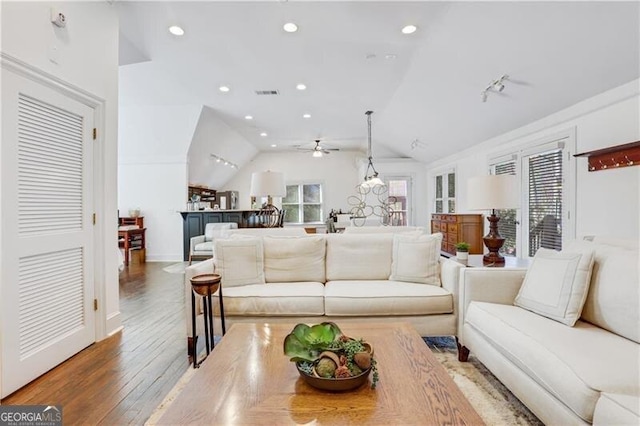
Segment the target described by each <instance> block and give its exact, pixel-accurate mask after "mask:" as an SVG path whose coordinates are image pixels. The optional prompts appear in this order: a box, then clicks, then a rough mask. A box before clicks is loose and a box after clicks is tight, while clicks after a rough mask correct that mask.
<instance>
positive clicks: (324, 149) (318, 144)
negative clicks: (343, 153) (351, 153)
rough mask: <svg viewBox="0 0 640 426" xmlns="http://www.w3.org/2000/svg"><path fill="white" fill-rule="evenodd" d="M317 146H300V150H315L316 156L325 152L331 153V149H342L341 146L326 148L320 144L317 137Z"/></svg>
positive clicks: (314, 154) (320, 155)
mask: <svg viewBox="0 0 640 426" xmlns="http://www.w3.org/2000/svg"><path fill="white" fill-rule="evenodd" d="M315 142H316V146H314V147H313V148H298V150H299V151H306V152H313V156H314V157H322V155H323V154H330V153H331V151H340V148H324V147H322V146H320V139H316V140H315Z"/></svg>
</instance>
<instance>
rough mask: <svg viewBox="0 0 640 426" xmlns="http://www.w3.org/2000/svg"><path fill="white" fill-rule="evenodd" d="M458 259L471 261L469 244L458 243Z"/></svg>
mask: <svg viewBox="0 0 640 426" xmlns="http://www.w3.org/2000/svg"><path fill="white" fill-rule="evenodd" d="M456 259H458V260H463V261H467V260H469V243H466V242H464V241H460V242H459V243H456Z"/></svg>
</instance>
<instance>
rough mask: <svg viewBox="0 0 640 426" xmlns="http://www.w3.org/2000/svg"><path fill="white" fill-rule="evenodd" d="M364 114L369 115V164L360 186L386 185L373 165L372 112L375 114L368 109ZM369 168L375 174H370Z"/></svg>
mask: <svg viewBox="0 0 640 426" xmlns="http://www.w3.org/2000/svg"><path fill="white" fill-rule="evenodd" d="M364 114H365V115H366V116H367V132H368V139H367V156H368V157H369V164H367V170H366V171H365V172H364V181H363V182H362V183H361V184H360V186H361V187H363V188H373V187H374V186H384V182H383V181H382V179H380V178H379V177H378V171H377V170H376V168H375V167H373V154H372V153H371V114H373V111H367V112H365V113H364ZM369 170H371V171H372V172H373V174H371V175H369Z"/></svg>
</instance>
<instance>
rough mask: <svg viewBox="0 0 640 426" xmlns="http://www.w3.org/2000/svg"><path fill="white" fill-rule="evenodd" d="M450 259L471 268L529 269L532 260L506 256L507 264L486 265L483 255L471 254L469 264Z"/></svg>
mask: <svg viewBox="0 0 640 426" xmlns="http://www.w3.org/2000/svg"><path fill="white" fill-rule="evenodd" d="M450 259H451V260H455V261H456V262H458V263H462V264H463V265H465V266H468V267H471V268H507V269H508V268H528V267H529V266H530V265H531V259H530V258H523V257H513V256H505V257H504V259H505V263H503V264H491V263H489V264H487V263H484V262H483V260H482V255H481V254H470V255H469V260H467V262H463V261H460V260H458V259H456V257H455V256H452V257H450Z"/></svg>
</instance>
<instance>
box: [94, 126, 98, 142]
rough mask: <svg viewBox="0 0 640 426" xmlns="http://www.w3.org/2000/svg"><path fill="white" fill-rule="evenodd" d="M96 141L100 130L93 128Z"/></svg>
mask: <svg viewBox="0 0 640 426" xmlns="http://www.w3.org/2000/svg"><path fill="white" fill-rule="evenodd" d="M96 139H98V129H96V128H95V127H94V128H93V140H94V141H95V140H96Z"/></svg>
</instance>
